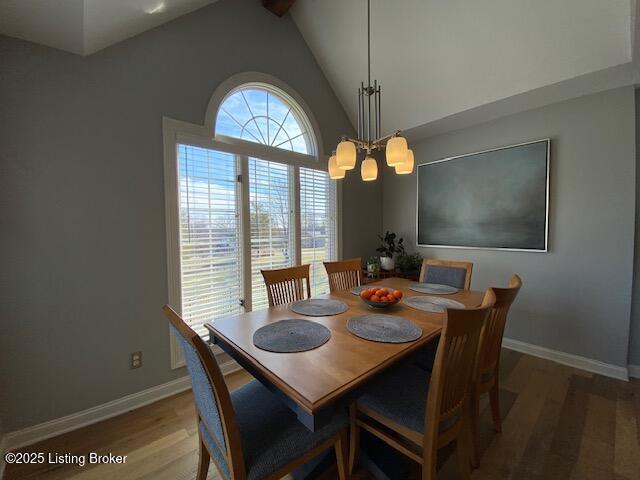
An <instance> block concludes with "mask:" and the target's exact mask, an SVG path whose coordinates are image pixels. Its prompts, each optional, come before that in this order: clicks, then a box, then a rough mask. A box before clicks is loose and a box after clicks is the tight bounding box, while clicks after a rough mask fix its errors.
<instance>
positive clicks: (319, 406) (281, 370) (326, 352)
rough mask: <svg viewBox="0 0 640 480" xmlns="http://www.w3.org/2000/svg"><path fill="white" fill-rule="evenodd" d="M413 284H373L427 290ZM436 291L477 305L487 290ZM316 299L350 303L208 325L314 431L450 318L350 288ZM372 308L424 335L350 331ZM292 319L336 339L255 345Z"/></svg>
mask: <svg viewBox="0 0 640 480" xmlns="http://www.w3.org/2000/svg"><path fill="white" fill-rule="evenodd" d="M412 283H415V282H412V281H410V280H406V279H401V278H387V279H384V280H380V281H377V282H374V283H372V284H370V285H368V286H373V285H380V286H385V287H390V288H393V289H395V290H401V291H402V292H403V294H404V298H406V297H410V296H414V295H424V294H421V293H417V292H414V291H413V290H410V288H409V287H410V285H411V284H412ZM433 296H441V297H445V298H449V299H452V300H457V301H458V302H461V303H463V304H464V305H465V307H467V308H473V307H477V306H479V305H480V304H481V303H482V298H483V293H482V292H478V291H472V290H461V291H459V292H457V293H455V294H450V295H433ZM314 298H331V299H336V300H340V301H342V302H344V303H346V304H347V306H348V310H347V311H346V312H344V313H341V314H339V315H334V316H326V317H307V316H304V315H299V314H296V313H294V312H293V311H291V309H290V306H289V305H280V306H276V307H270V308H268V309H265V310H257V311H254V312H247V313H243V314H240V315H235V316H231V317H227V318H224V319H220V320H216V321H215V322H209V323H207V324H206V328H207V329H208V330H209V332H210V338H211V341H212V342H214V343H215V344H217V345H219V346H220V347H221V348H222V349H223V350H224V351H225V352H227V353H228V354H229V355H230V356H231V357H232V358H233V359H235V360H236V361H237V362H238V363H239V364H240V365H241V366H242V367H243V368H245V369H246V370H247V371H248V372H249V373H251V374H252V375H253V376H254V377H255V378H256V379H258V380H259V381H260V382H262V384H264V385H265V386H266V387H267V388H269V389H270V390H271V391H272V392H273V393H275V394H277V395H279V396H280V398H281V399H282V400H283V401H284V402H285V403H286V404H287V405H288V406H289V408H291V409H292V410H293V411H294V412H295V414H296V415H297V417H298V419H299V421H300V422H301V423H303V424H304V425H305V426H306V427H307V428H309V429H310V430H312V431H314V430H316V429H318V428H320V427H322V425H323V424H324V422H326V421H327V420H328V419H329V417H330V416H331V415H332V414H333V412H334V411H335V409H336V408H344V407H345V406H346V405H347V404H348V403H349V402H350V401H352V400H353V398H355V397H356V396H357V395H358V391H359V390H360V389H361V388H362V387H363V386H364V385H366V384H367V383H368V382H370V381H371V380H372V379H373V378H375V377H376V376H377V375H379V374H381V373H382V372H384V371H386V370H387V369H389V368H391V367H393V366H394V365H395V364H397V363H398V362H400V361H401V360H402V359H403V358H406V357H407V356H409V355H411V354H412V353H414V352H416V351H417V350H418V349H420V348H421V347H423V346H424V345H425V344H426V343H428V342H429V341H431V340H434V339H435V338H437V337H438V336H439V335H440V332H441V330H442V324H443V320H444V318H445V314H444V313H431V312H424V311H420V310H416V309H413V308H411V307H409V306H407V305H405V304H404V303H403V302H402V301H400V302H398V303H397V304H395V305H393V306H391V307H389V308H387V309H384V310H378V309H376V310H374V309H372V308H371V307H369V306H368V305H367V304H365V303H364V302H363V300H362V299H360V297H359V296H358V295H354V294H352V293H351V292H350V291H342V292H334V293H330V294H326V295H319V296H317V297H314ZM371 313H385V314H389V315H397V316H400V317H404V318H406V319H409V320H411V321H413V322H414V323H415V324H416V325H418V326H419V327H420V328H421V329H422V336H421V337H420V338H419V339H418V340H415V341H413V342H407V343H379V342H373V341H369V340H364V339H362V338H359V337H357V336H355V335H354V334H352V333H351V332H349V331H348V330H347V321H348V320H349V318H351V317H354V316H358V315H364V314H371ZM291 318H304V319H308V320H312V321H314V322H318V323H321V324H322V325H324V326H326V327H327V328H328V329H329V330H330V332H331V338H330V339H329V341H328V342H327V343H325V344H323V345H322V346H320V347H318V348H315V349H313V350H308V351H305V352H298V353H274V352H268V351H265V350H261V349H260V348H258V347H256V346H255V345H254V344H253V334H254V332H255V331H256V330H257V329H258V328H260V327H262V326H264V325H267V324H269V323H272V322H276V321H278V320H283V319H291Z"/></svg>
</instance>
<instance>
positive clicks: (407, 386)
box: [358, 362, 458, 433]
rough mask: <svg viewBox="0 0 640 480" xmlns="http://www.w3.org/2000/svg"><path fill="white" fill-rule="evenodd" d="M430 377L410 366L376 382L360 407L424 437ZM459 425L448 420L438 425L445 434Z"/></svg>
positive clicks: (362, 397)
mask: <svg viewBox="0 0 640 480" xmlns="http://www.w3.org/2000/svg"><path fill="white" fill-rule="evenodd" d="M430 379H431V374H430V373H429V372H427V371H425V370H423V369H421V368H418V367H416V366H415V365H413V364H412V363H410V362H405V363H403V364H402V365H400V366H398V367H397V368H396V369H394V370H393V371H391V372H390V373H388V374H386V375H384V376H382V377H380V378H379V379H376V380H374V381H373V382H372V383H371V385H369V386H368V387H367V388H366V391H365V393H364V394H363V395H362V396H361V397H360V398H358V405H360V406H364V407H367V408H369V409H371V410H373V411H374V412H376V413H377V414H379V415H382V416H384V417H386V418H388V419H390V420H393V421H394V422H396V423H399V424H400V425H403V426H405V427H407V428H410V429H411V430H414V431H416V432H419V433H424V425H425V413H426V407H427V395H428V394H429V381H430ZM457 421H458V418H457V417H453V418H450V419H447V420H445V421H443V422H441V424H440V425H439V427H438V429H439V431H444V430H446V429H447V428H449V427H451V426H453V424H455V423H456V422H457Z"/></svg>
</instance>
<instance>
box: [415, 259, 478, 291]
mask: <svg viewBox="0 0 640 480" xmlns="http://www.w3.org/2000/svg"><path fill="white" fill-rule="evenodd" d="M472 270H473V263H472V262H461V261H458V260H438V259H435V258H425V259H424V260H423V261H422V268H421V269H420V277H419V278H420V281H421V282H425V283H439V284H441V285H450V286H452V287H456V288H460V289H464V290H469V289H470V288H471V271H472Z"/></svg>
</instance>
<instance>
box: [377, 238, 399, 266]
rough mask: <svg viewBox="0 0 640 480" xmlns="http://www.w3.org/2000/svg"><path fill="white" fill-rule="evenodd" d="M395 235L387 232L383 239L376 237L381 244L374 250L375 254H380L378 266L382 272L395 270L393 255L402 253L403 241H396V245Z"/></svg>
mask: <svg viewBox="0 0 640 480" xmlns="http://www.w3.org/2000/svg"><path fill="white" fill-rule="evenodd" d="M396 237H397V235H396V234H395V233H393V232H389V231H388V230H387V232H386V233H385V234H384V237H383V236H381V235H378V238H379V239H380V241H381V242H382V244H381V245H380V246H379V247H378V248H376V252H380V254H381V255H380V266H381V267H382V269H383V270H395V268H396V266H395V263H394V261H393V255H394V254H396V253H404V244H403V242H404V239H402V238H401V239H400V240H398V242H397V243H396Z"/></svg>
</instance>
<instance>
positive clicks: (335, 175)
mask: <svg viewBox="0 0 640 480" xmlns="http://www.w3.org/2000/svg"><path fill="white" fill-rule="evenodd" d="M346 173H347V171H346V170H342V169H341V168H338V164H337V162H336V156H335V155H331V156H330V157H329V178H331V179H333V180H340V179H343V178H344V176H345V175H346Z"/></svg>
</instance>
